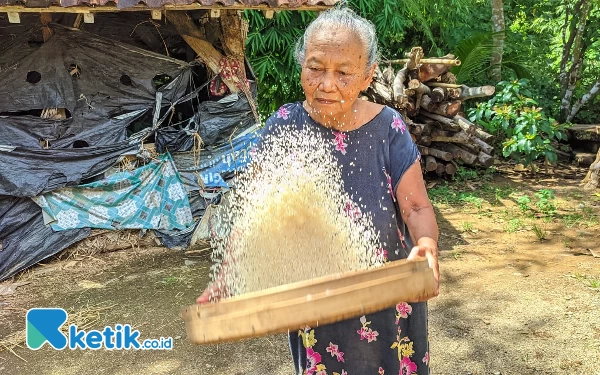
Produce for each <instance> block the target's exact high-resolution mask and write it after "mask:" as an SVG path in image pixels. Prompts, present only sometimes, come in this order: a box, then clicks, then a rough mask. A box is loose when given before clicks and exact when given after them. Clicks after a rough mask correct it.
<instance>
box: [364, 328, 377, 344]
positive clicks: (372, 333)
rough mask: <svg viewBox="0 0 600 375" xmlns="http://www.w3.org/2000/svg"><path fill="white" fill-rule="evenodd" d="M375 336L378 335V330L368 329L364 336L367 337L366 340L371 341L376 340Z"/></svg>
mask: <svg viewBox="0 0 600 375" xmlns="http://www.w3.org/2000/svg"><path fill="white" fill-rule="evenodd" d="M377 336H379V332H377V331H373V330H371V329H369V332H367V334H366V335H365V338H366V339H367V342H371V341H377Z"/></svg>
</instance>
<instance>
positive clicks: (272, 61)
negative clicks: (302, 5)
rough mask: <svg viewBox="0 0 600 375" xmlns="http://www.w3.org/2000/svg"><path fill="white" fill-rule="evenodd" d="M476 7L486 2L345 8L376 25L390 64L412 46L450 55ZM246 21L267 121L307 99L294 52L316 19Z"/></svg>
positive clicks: (383, 2)
mask: <svg viewBox="0 0 600 375" xmlns="http://www.w3.org/2000/svg"><path fill="white" fill-rule="evenodd" d="M478 3H485V1H483V0H437V1H432V0H428V1H420V0H404V1H397V0H348V1H347V2H346V5H347V6H348V7H350V8H352V9H354V10H355V11H356V12H357V13H358V14H359V15H361V16H363V17H365V18H366V19H368V20H370V21H371V22H373V24H374V25H375V28H376V30H377V37H378V39H379V47H380V51H381V56H382V59H384V60H386V59H396V58H402V57H404V53H405V52H407V51H409V50H410V48H411V47H413V46H422V47H423V49H424V51H425V52H426V53H427V54H433V55H440V56H441V54H446V53H447V52H448V51H449V50H451V48H452V47H453V42H448V41H449V40H462V39H463V38H464V35H466V34H468V32H469V31H470V30H472V26H471V25H470V23H471V22H472V18H471V15H473V14H475V13H473V12H474V9H477V8H476V7H475V5H476V4H478ZM243 16H244V18H245V19H246V20H247V21H248V39H247V41H246V55H247V57H248V60H249V62H250V65H251V66H252V69H253V71H254V73H255V75H256V77H257V80H258V104H259V112H260V114H261V116H262V117H263V118H265V117H268V116H270V115H271V114H272V113H273V112H274V111H275V110H277V108H279V107H280V106H281V105H282V104H284V103H289V102H292V101H297V100H302V99H303V98H304V96H303V90H302V86H301V84H300V68H299V66H298V64H297V63H296V62H295V61H294V48H295V45H296V41H297V40H298V39H299V38H300V37H301V35H302V34H303V33H304V30H305V29H306V26H308V24H309V23H310V22H311V21H312V20H313V19H314V18H315V17H316V13H315V12H310V11H281V12H277V13H275V16H274V17H273V19H267V18H265V17H264V16H263V14H262V12H260V11H258V10H246V11H244V13H243ZM485 18H487V16H486V17H485Z"/></svg>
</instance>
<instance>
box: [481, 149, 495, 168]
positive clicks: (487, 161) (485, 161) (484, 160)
mask: <svg viewBox="0 0 600 375" xmlns="http://www.w3.org/2000/svg"><path fill="white" fill-rule="evenodd" d="M477 162H478V163H479V164H480V165H481V166H483V167H485V168H489V167H491V166H492V165H494V158H493V157H491V156H490V155H488V154H486V153H484V152H480V153H479V154H478V155H477Z"/></svg>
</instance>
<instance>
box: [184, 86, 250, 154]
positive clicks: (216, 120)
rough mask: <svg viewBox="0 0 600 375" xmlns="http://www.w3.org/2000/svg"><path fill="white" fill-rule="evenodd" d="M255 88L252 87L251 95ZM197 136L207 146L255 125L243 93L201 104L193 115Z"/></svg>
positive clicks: (221, 141)
mask: <svg viewBox="0 0 600 375" xmlns="http://www.w3.org/2000/svg"><path fill="white" fill-rule="evenodd" d="M255 91H256V87H255V86H254V85H252V92H253V93H252V95H255ZM195 122H196V123H197V124H198V134H200V137H201V138H202V142H203V143H204V144H205V145H207V146H213V145H216V144H220V143H223V142H225V141H227V140H229V138H230V137H231V135H232V134H233V135H234V136H235V135H237V134H240V133H242V132H243V131H244V130H246V129H248V128H249V127H251V126H252V125H254V124H256V120H255V118H254V114H253V113H252V108H251V107H250V104H249V103H248V98H247V97H246V95H244V93H243V92H239V93H237V94H231V95H228V96H226V97H224V98H223V99H221V100H218V101H205V102H202V103H201V104H200V106H199V108H198V112H197V113H196V115H195Z"/></svg>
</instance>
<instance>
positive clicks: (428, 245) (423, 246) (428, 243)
mask: <svg viewBox="0 0 600 375" xmlns="http://www.w3.org/2000/svg"><path fill="white" fill-rule="evenodd" d="M419 257H421V258H427V261H428V262H429V267H430V268H432V269H433V277H434V279H435V296H437V295H438V294H439V289H440V266H439V263H438V247H437V243H436V242H435V241H434V240H433V239H431V238H421V239H419V242H418V243H417V246H415V247H413V248H412V250H411V252H410V254H409V255H408V258H407V260H408V261H410V260H415V259H416V258H419ZM417 302H421V301H417Z"/></svg>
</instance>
